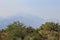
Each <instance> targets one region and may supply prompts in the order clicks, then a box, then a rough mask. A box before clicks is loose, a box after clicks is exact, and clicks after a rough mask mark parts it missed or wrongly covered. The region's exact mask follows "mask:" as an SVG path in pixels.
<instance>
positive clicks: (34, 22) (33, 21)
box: [0, 15, 45, 29]
mask: <svg viewBox="0 0 60 40" xmlns="http://www.w3.org/2000/svg"><path fill="white" fill-rule="evenodd" d="M0 19H1V20H0V29H3V28H6V26H7V25H9V24H10V23H12V22H14V21H20V22H22V23H24V24H25V25H27V26H33V27H34V28H36V27H38V26H40V25H41V24H42V23H44V21H45V20H44V19H42V18H40V17H37V16H32V15H26V16H13V17H9V18H6V19H4V18H0Z"/></svg>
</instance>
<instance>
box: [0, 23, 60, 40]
mask: <svg viewBox="0 0 60 40" xmlns="http://www.w3.org/2000/svg"><path fill="white" fill-rule="evenodd" d="M0 40H60V25H59V24H58V23H53V22H46V23H45V24H42V25H41V26H40V27H39V28H36V29H35V28H33V27H31V26H29V27H27V26H25V25H23V24H22V23H20V22H14V23H12V24H10V25H8V26H7V28H6V29H5V30H4V29H2V30H0Z"/></svg>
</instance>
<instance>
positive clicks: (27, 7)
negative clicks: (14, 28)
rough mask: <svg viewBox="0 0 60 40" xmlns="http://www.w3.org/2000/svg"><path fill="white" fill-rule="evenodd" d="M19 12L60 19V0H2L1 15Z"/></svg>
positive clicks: (7, 15) (12, 14) (4, 16)
mask: <svg viewBox="0 0 60 40" xmlns="http://www.w3.org/2000/svg"><path fill="white" fill-rule="evenodd" d="M19 14H20V15H23V14H24V15H28V14H30V15H35V16H38V17H42V18H44V19H51V18H56V19H59V20H60V0H0V17H3V18H7V17H10V16H14V15H19Z"/></svg>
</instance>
